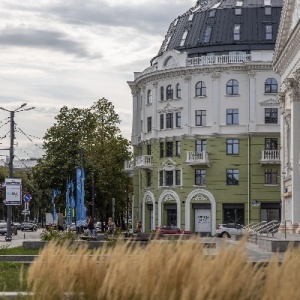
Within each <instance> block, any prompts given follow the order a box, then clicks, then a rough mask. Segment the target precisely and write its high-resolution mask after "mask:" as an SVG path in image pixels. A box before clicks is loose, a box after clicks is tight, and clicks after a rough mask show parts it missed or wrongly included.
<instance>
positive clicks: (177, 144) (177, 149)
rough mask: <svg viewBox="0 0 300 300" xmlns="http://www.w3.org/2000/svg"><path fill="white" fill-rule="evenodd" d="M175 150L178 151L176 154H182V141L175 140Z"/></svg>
mask: <svg viewBox="0 0 300 300" xmlns="http://www.w3.org/2000/svg"><path fill="white" fill-rule="evenodd" d="M175 147H176V149H175V151H176V156H180V141H176V142H175Z"/></svg>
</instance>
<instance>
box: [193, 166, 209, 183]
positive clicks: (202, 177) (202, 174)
mask: <svg viewBox="0 0 300 300" xmlns="http://www.w3.org/2000/svg"><path fill="white" fill-rule="evenodd" d="M195 185H202V186H204V185H206V170H202V169H197V170H195Z"/></svg>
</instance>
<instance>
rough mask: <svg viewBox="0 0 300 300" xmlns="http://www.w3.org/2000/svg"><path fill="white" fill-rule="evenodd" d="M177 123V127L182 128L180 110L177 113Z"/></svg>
mask: <svg viewBox="0 0 300 300" xmlns="http://www.w3.org/2000/svg"><path fill="white" fill-rule="evenodd" d="M175 119H176V121H175V123H176V127H177V128H180V127H181V112H180V111H178V112H177V113H176V114H175Z"/></svg>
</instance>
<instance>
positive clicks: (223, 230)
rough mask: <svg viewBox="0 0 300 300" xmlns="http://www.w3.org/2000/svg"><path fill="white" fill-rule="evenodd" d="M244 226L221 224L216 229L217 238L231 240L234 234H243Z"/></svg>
mask: <svg viewBox="0 0 300 300" xmlns="http://www.w3.org/2000/svg"><path fill="white" fill-rule="evenodd" d="M243 232H244V226H243V225H240V224H236V223H227V224H219V225H218V227H217V228H216V236H217V237H222V238H230V237H231V235H234V234H243Z"/></svg>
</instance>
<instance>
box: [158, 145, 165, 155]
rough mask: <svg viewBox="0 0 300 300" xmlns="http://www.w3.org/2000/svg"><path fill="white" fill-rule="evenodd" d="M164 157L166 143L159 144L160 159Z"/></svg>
mask: <svg viewBox="0 0 300 300" xmlns="http://www.w3.org/2000/svg"><path fill="white" fill-rule="evenodd" d="M164 155H165V154H164V143H159V156H160V158H163V157H164Z"/></svg>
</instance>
